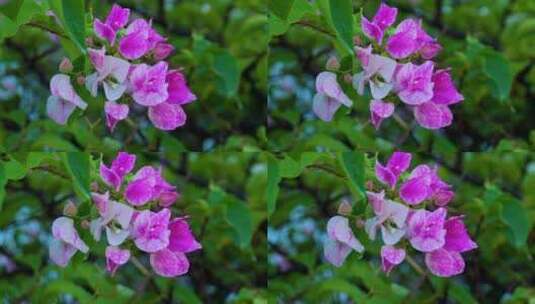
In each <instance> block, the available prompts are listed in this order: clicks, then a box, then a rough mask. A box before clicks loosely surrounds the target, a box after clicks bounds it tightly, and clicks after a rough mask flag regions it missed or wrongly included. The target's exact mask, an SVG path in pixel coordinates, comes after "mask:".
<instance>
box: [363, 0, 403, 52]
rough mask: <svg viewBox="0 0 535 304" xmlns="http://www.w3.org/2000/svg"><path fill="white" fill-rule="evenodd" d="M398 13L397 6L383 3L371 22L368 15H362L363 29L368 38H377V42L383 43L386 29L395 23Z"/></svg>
mask: <svg viewBox="0 0 535 304" xmlns="http://www.w3.org/2000/svg"><path fill="white" fill-rule="evenodd" d="M397 13H398V9H397V8H395V7H390V6H388V5H386V4H384V3H381V5H380V6H379V9H378V10H377V13H376V14H375V16H374V17H373V19H372V21H371V22H370V21H369V20H368V19H367V18H366V17H364V16H362V20H361V26H362V31H363V32H364V34H365V35H366V36H367V37H368V38H370V39H375V41H377V43H379V44H381V42H382V40H383V34H384V31H385V30H386V29H387V28H388V27H390V26H391V25H392V24H394V22H395V21H396V16H397Z"/></svg>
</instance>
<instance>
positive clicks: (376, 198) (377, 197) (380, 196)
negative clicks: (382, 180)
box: [366, 190, 385, 214]
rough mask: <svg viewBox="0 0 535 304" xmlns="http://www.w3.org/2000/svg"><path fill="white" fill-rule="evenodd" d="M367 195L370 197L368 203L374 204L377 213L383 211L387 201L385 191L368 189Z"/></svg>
mask: <svg viewBox="0 0 535 304" xmlns="http://www.w3.org/2000/svg"><path fill="white" fill-rule="evenodd" d="M366 196H367V197H368V203H370V205H372V208H373V211H374V212H375V214H380V213H381V212H382V211H383V206H384V203H385V191H384V190H381V192H379V193H375V192H370V191H366Z"/></svg>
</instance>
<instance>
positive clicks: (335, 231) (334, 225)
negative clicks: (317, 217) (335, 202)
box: [327, 216, 364, 252]
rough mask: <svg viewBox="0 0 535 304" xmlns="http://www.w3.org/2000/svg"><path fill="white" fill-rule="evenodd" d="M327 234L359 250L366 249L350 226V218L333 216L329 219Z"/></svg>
mask: <svg viewBox="0 0 535 304" xmlns="http://www.w3.org/2000/svg"><path fill="white" fill-rule="evenodd" d="M327 235H328V236H329V238H331V239H333V240H336V241H338V242H341V243H343V244H345V245H346V246H349V247H350V248H352V249H353V250H355V251H357V252H362V251H364V247H363V246H362V244H361V243H360V242H359V240H358V239H357V238H356V237H355V235H354V234H353V231H352V230H351V228H350V227H349V220H348V219H347V218H345V217H343V216H333V217H332V218H331V219H329V222H328V223H327Z"/></svg>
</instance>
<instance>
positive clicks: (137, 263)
mask: <svg viewBox="0 0 535 304" xmlns="http://www.w3.org/2000/svg"><path fill="white" fill-rule="evenodd" d="M130 260H132V263H133V264H134V266H136V268H137V269H139V271H141V273H143V275H144V276H146V277H151V276H152V275H151V273H150V271H149V270H148V269H147V268H146V267H145V266H143V264H141V262H140V261H139V260H138V259H137V258H136V257H135V256H132V257H131V258H130Z"/></svg>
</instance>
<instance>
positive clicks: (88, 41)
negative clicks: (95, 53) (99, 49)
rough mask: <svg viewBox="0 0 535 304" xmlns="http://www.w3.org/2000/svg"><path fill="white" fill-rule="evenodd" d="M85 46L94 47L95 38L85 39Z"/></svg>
mask: <svg viewBox="0 0 535 304" xmlns="http://www.w3.org/2000/svg"><path fill="white" fill-rule="evenodd" d="M85 44H86V45H87V46H94V43H93V37H87V38H85Z"/></svg>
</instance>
